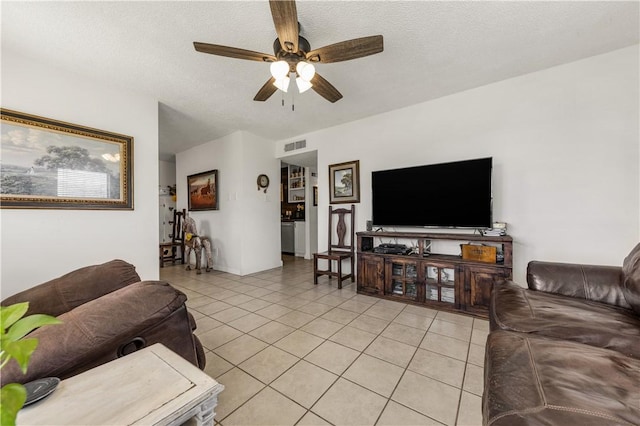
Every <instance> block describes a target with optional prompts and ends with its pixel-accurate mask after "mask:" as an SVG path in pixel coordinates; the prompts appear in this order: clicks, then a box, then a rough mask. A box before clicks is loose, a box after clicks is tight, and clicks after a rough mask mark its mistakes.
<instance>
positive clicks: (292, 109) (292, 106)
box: [291, 90, 296, 111]
mask: <svg viewBox="0 0 640 426" xmlns="http://www.w3.org/2000/svg"><path fill="white" fill-rule="evenodd" d="M295 110H296V100H295V99H294V94H293V90H292V91H291V111H295Z"/></svg>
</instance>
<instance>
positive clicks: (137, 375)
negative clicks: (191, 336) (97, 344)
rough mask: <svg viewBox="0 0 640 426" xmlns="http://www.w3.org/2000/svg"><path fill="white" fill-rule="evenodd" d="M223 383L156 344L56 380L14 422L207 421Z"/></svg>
mask: <svg viewBox="0 0 640 426" xmlns="http://www.w3.org/2000/svg"><path fill="white" fill-rule="evenodd" d="M223 389H224V386H223V385H221V384H220V383H218V382H216V381H215V380H214V379H212V378H211V377H209V376H208V375H206V374H205V373H204V372H202V371H200V370H199V369H198V368H197V367H195V366H194V365H193V364H191V363H190V362H188V361H186V360H185V359H184V358H182V357H181V356H179V355H177V354H176V353H174V352H172V351H170V350H169V349H167V348H166V347H165V346H163V345H161V344H155V345H153V346H150V347H147V348H144V349H142V350H140V351H137V352H134V353H132V354H130V355H127V356H125V357H123V358H119V359H117V360H115V361H112V362H109V363H107V364H103V365H100V366H98V367H96V368H93V369H91V370H89V371H86V372H84V373H82V374H78V375H77V376H73V377H70V378H68V379H66V380H63V381H61V382H60V384H58V387H57V389H56V390H55V391H54V392H53V393H52V394H51V395H49V396H48V397H46V398H45V399H43V400H41V401H38V402H35V403H33V404H32V405H29V406H27V407H25V408H23V409H22V410H20V412H19V413H18V419H17V424H18V425H49V426H51V425H134V424H144V425H181V424H182V423H184V422H186V421H189V420H190V421H191V422H194V421H195V423H196V424H197V425H213V417H214V416H215V413H214V409H215V407H216V405H217V403H218V394H219V393H220V392H222V390H223Z"/></svg>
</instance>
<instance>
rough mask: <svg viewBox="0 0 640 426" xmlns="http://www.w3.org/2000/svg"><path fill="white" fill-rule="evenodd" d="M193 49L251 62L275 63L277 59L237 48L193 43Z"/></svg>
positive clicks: (265, 54)
mask: <svg viewBox="0 0 640 426" xmlns="http://www.w3.org/2000/svg"><path fill="white" fill-rule="evenodd" d="M193 47H195V48H196V50H197V51H198V52H202V53H210V54H212V55H218V56H227V57H229V58H237V59H247V60H249V61H260V62H275V61H277V59H276V57H275V56H273V55H269V54H267V53H260V52H254V51H252V50H244V49H238V48H237V47H228V46H220V45H219V44H209V43H200V42H198V41H194V42H193Z"/></svg>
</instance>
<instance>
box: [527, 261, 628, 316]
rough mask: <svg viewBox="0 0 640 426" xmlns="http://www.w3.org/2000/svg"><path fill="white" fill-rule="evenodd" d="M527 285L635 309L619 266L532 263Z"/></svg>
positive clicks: (545, 290)
mask: <svg viewBox="0 0 640 426" xmlns="http://www.w3.org/2000/svg"><path fill="white" fill-rule="evenodd" d="M527 284H528V285H529V288H530V289H531V290H537V291H544V292H547V293H555V294H561V295H564V296H570V297H575V298H580V299H586V300H592V301H594V302H601V303H607V304H609V305H614V306H620V307H622V308H627V309H630V308H631V306H630V305H629V304H628V303H627V301H626V299H625V297H624V294H623V290H622V268H621V267H618V266H599V265H580V264H575V263H554V262H540V261H532V262H529V265H528V266H527Z"/></svg>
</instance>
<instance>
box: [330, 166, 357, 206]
mask: <svg viewBox="0 0 640 426" xmlns="http://www.w3.org/2000/svg"><path fill="white" fill-rule="evenodd" d="M359 202H360V160H355V161H347V162H346V163H339V164H331V165H329V204H341V203H359Z"/></svg>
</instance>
